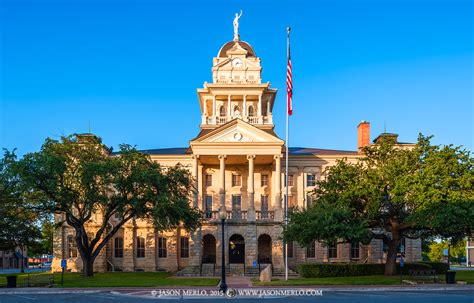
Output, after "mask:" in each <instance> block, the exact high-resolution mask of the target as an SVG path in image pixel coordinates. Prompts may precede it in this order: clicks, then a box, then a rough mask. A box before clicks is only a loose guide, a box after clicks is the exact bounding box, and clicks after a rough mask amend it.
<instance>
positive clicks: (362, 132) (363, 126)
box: [357, 120, 370, 152]
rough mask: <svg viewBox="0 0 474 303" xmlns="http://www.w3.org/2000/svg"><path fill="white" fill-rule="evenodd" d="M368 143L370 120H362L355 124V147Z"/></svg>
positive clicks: (359, 148)
mask: <svg viewBox="0 0 474 303" xmlns="http://www.w3.org/2000/svg"><path fill="white" fill-rule="evenodd" d="M368 145H370V122H367V121H365V120H363V121H362V122H360V123H359V125H358V126H357V149H358V151H359V152H360V151H361V150H362V147H364V146H368Z"/></svg>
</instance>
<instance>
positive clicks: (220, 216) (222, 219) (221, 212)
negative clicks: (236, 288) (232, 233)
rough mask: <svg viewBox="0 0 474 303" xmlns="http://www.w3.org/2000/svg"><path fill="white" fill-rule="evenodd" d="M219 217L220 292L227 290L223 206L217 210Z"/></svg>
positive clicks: (225, 216) (225, 214)
mask: <svg viewBox="0 0 474 303" xmlns="http://www.w3.org/2000/svg"><path fill="white" fill-rule="evenodd" d="M219 218H220V219H221V226H222V241H221V251H222V255H221V259H222V276H221V282H220V283H219V290H220V291H222V292H224V293H225V292H226V291H227V284H226V283H225V247H224V246H225V236H224V223H225V219H226V218H227V211H226V209H225V207H222V208H221V210H220V211H219Z"/></svg>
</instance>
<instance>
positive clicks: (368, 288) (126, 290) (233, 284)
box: [0, 279, 474, 295]
mask: <svg viewBox="0 0 474 303" xmlns="http://www.w3.org/2000/svg"><path fill="white" fill-rule="evenodd" d="M230 280H231V281H229V287H230V288H236V289H249V288H252V289H318V290H322V291H329V292H330V291H338V292H355V291H361V292H379V291H380V292H383V291H394V292H398V291H400V292H404V291H466V290H472V291H474V285H472V284H470V285H458V284H455V285H446V284H439V285H426V284H424V285H423V284H418V285H361V286H353V285H351V286H344V285H334V286H331V285H306V286H258V287H251V286H248V285H246V284H245V282H242V281H240V280H237V279H235V280H232V279H230ZM241 283H242V284H241ZM216 289H217V287H208V286H206V287H197V286H190V287H182V286H176V287H172V286H171V287H170V286H165V287H160V286H157V287H98V288H44V287H29V288H26V287H25V288H22V287H21V288H0V295H1V294H74V293H90V294H93V293H101V292H102V293H103V292H109V293H120V294H132V293H133V294H146V293H150V292H151V291H153V290H176V291H177V290H209V291H210V290H216Z"/></svg>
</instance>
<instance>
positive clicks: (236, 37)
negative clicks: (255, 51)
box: [234, 10, 242, 42]
mask: <svg viewBox="0 0 474 303" xmlns="http://www.w3.org/2000/svg"><path fill="white" fill-rule="evenodd" d="M240 17H242V10H240V15H239V13H235V18H234V41H235V42H237V41H239V40H240V36H239V19H240Z"/></svg>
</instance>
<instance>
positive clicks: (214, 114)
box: [212, 95, 217, 121]
mask: <svg viewBox="0 0 474 303" xmlns="http://www.w3.org/2000/svg"><path fill="white" fill-rule="evenodd" d="M212 116H213V117H214V119H215V118H216V116H217V113H216V95H213V96H212ZM214 121H215V120H214Z"/></svg>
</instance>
